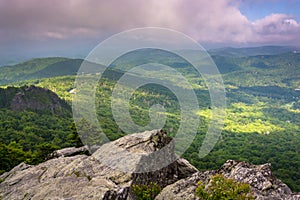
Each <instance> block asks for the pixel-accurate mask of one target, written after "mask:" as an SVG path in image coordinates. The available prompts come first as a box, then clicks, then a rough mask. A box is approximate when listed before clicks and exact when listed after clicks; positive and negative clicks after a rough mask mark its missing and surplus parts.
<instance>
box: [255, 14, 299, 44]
mask: <svg viewBox="0 0 300 200" xmlns="http://www.w3.org/2000/svg"><path fill="white" fill-rule="evenodd" d="M252 27H253V33H254V36H255V37H253V39H254V40H255V41H257V42H269V43H271V42H274V41H280V42H282V43H291V44H292V43H293V42H295V41H297V42H299V34H300V24H299V23H298V22H297V21H296V20H295V19H293V18H292V16H290V15H286V14H271V15H269V16H266V17H265V18H263V19H260V20H257V21H255V22H253V23H252ZM298 44H299V43H298Z"/></svg>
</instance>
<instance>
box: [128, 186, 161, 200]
mask: <svg viewBox="0 0 300 200" xmlns="http://www.w3.org/2000/svg"><path fill="white" fill-rule="evenodd" d="M132 191H133V194H134V195H135V196H136V197H137V199H138V200H153V199H154V198H155V197H156V195H158V194H159V193H160V191H161V187H160V186H159V185H158V184H157V183H152V182H150V184H149V185H143V184H142V185H132Z"/></svg>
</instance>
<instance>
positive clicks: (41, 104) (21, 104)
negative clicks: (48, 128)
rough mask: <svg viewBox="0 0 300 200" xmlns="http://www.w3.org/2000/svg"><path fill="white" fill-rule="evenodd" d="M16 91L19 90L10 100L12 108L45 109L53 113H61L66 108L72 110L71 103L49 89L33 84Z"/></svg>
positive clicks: (20, 109)
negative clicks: (67, 102) (68, 103)
mask: <svg viewBox="0 0 300 200" xmlns="http://www.w3.org/2000/svg"><path fill="white" fill-rule="evenodd" d="M9 90H12V88H10V89H9ZM16 91H18V92H17V93H16V94H15V95H14V96H13V98H12V100H11V101H10V102H9V108H10V109H11V110H16V111H24V110H44V111H51V112H52V113H61V112H62V111H63V110H64V109H67V110H70V106H69V105H67V104H66V103H65V102H64V101H62V100H61V99H60V98H59V97H58V96H57V95H56V94H55V93H54V92H52V91H50V90H48V89H44V88H40V87H36V86H33V85H31V86H29V87H27V86H24V87H21V88H18V89H17V90H16Z"/></svg>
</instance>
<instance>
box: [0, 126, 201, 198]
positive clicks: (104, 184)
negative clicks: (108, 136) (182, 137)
mask: <svg viewBox="0 0 300 200" xmlns="http://www.w3.org/2000/svg"><path fill="white" fill-rule="evenodd" d="M171 143H172V139H171V138H170V137H168V136H167V135H166V133H165V132H163V131H159V130H154V131H146V132H143V133H139V134H132V135H128V136H125V137H123V138H120V139H119V140H116V141H114V142H111V143H108V144H105V145H103V146H101V147H100V148H99V149H98V150H97V151H96V152H95V153H94V154H93V155H92V156H87V155H76V156H71V157H67V156H54V157H57V158H54V159H51V160H48V161H46V162H44V163H41V164H39V165H37V166H30V165H26V164H24V163H22V164H20V165H18V166H17V167H15V168H14V169H12V170H11V171H10V172H7V173H4V174H3V175H2V176H1V177H0V179H1V180H3V181H2V183H1V184H0V199H1V198H3V199H120V200H121V199H134V196H133V195H132V193H131V186H132V184H140V183H145V184H147V183H149V182H150V181H152V182H156V183H158V184H159V185H160V186H161V187H165V186H166V185H169V184H172V183H174V182H176V181H178V180H179V179H181V178H186V177H188V176H190V175H192V174H193V173H195V172H197V169H196V168H195V167H193V166H192V165H191V164H189V163H188V161H186V160H184V159H178V158H176V159H175V160H174V162H173V163H171V164H169V165H167V166H163V167H161V169H159V170H156V171H152V170H146V171H144V172H143V171H141V169H145V168H143V167H145V164H142V163H143V162H144V161H148V160H149V159H148V158H147V156H149V158H156V157H155V156H154V157H153V155H156V156H157V154H155V153H156V152H158V151H159V150H161V149H163V148H164V147H167V146H168V144H171ZM169 146H170V149H172V148H173V147H172V145H169ZM107 149H109V150H110V152H111V153H109V154H108V155H106V156H102V157H100V155H102V154H103V153H105V152H106V151H107ZM166 149H167V150H166V151H165V152H164V153H166V152H170V151H169V150H170V149H169V147H168V148H166ZM60 152H69V150H68V151H66V150H61V151H60ZM112 152H116V153H112ZM125 152H129V153H132V154H133V153H135V154H137V157H139V158H140V159H141V160H135V159H133V161H136V163H135V164H136V169H137V171H136V170H132V171H130V170H128V171H125V172H123V171H121V170H120V169H118V168H117V167H116V165H117V163H118V162H119V165H123V163H122V162H124V159H129V157H128V154H125ZM117 154H119V156H120V159H119V160H118V161H117V160H115V159H117ZM55 155H59V153H58V152H56V153H55ZM166 155H167V154H165V156H166ZM122 156H125V157H122ZM151 156H152V157H151ZM169 156H170V157H172V156H173V157H174V156H175V154H174V152H171V155H169ZM133 157H135V156H133ZM100 158H103V159H104V160H101V159H100ZM174 158H175V157H174ZM158 159H161V158H160V157H159V156H158ZM130 166H131V165H130ZM153 166H154V165H153ZM155 166H156V165H155ZM121 169H122V168H121ZM131 169H134V168H131Z"/></svg>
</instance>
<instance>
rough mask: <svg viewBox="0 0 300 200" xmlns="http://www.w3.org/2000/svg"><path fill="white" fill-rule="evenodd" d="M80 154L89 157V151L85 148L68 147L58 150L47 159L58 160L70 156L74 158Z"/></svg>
mask: <svg viewBox="0 0 300 200" xmlns="http://www.w3.org/2000/svg"><path fill="white" fill-rule="evenodd" d="M80 154H85V155H89V149H88V147H87V146H83V147H79V148H75V147H69V148H64V149H59V150H56V151H54V152H53V153H51V154H50V155H49V156H48V158H47V160H48V159H52V158H59V157H70V156H76V155H80Z"/></svg>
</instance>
